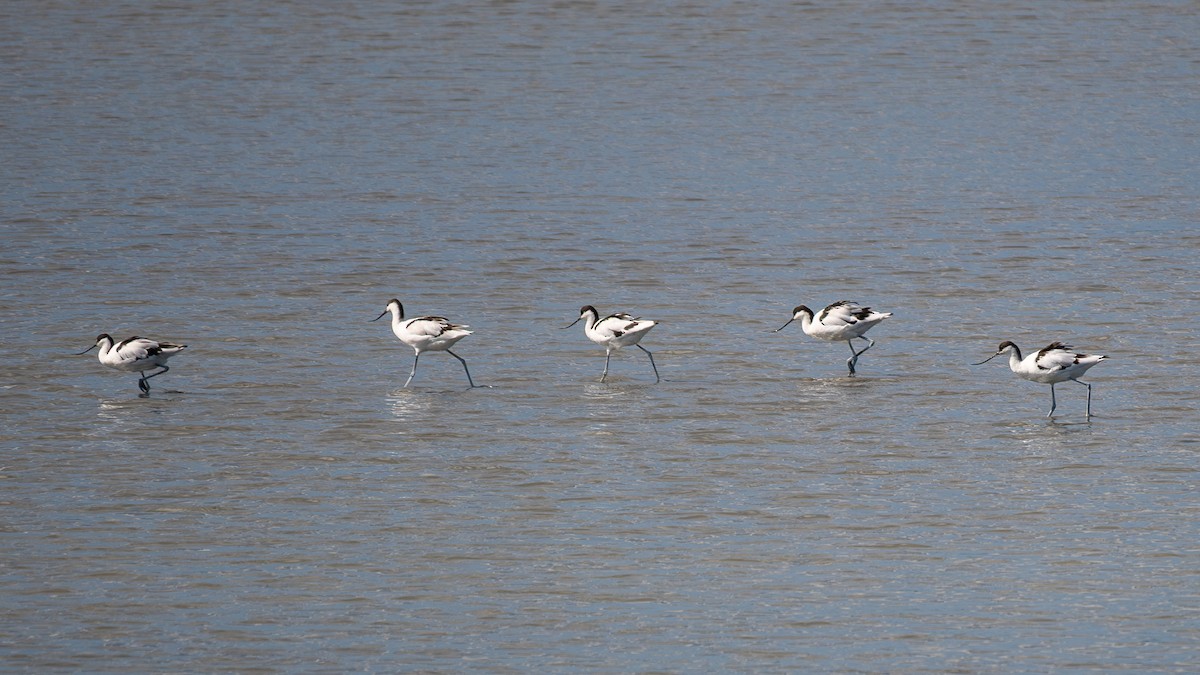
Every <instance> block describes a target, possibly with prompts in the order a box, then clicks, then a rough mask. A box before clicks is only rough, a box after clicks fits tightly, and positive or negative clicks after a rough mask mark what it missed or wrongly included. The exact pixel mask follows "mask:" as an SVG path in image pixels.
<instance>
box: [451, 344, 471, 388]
mask: <svg viewBox="0 0 1200 675" xmlns="http://www.w3.org/2000/svg"><path fill="white" fill-rule="evenodd" d="M446 353H447V354H449V355H450V356H453V357H454V358H456V359H458V360H459V362H460V363H462V364H463V370H465V371H467V382H470V383H471V388H472V389H474V388H475V381H474V380H472V379H471V371H470V370H467V362H466V361H465V360H463V357H461V356H459V355H458V354H455V353H454V352H452V351H450V350H449V349H447V350H446Z"/></svg>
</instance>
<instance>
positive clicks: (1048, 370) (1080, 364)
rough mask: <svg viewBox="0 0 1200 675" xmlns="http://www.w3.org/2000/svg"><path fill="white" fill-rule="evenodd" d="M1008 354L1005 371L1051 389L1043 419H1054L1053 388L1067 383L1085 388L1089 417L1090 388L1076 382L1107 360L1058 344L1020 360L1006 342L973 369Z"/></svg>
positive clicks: (1015, 351) (1056, 405) (1015, 347)
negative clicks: (1047, 407) (1093, 367)
mask: <svg viewBox="0 0 1200 675" xmlns="http://www.w3.org/2000/svg"><path fill="white" fill-rule="evenodd" d="M1001 354H1008V367H1009V369H1010V370H1012V371H1013V372H1014V373H1016V374H1017V375H1018V376H1020V377H1022V378H1025V379H1026V380H1029V381H1031V382H1040V383H1041V384H1048V385H1050V412H1048V413H1046V417H1051V416H1053V415H1054V409H1055V408H1057V407H1058V402H1057V401H1056V400H1055V397H1054V385H1055V384H1057V383H1059V382H1065V381H1067V380H1070V381H1072V382H1075V383H1077V384H1082V385H1083V386H1085V387H1087V390H1088V396H1087V416H1088V417H1091V416H1092V385H1090V384H1088V383H1087V382H1081V381H1079V379H1077V378H1079V377H1081V376H1082V375H1083V374H1084V373H1086V372H1087V371H1088V369H1089V368H1091V367H1092V366H1094V365H1096V364H1097V363H1100V362H1101V361H1103V360H1105V359H1107V358H1108V357H1107V356H1103V355H1094V354H1079V353H1076V352H1075V349H1074V347H1071V346H1070V345H1066V344H1063V343H1061V342H1051V343H1050V344H1048V345H1046V346H1045V347H1042V348H1041V349H1039V350H1038V351H1037V352H1036V353H1034V354H1030V355H1029V356H1027V357H1025V358H1022V357H1021V348H1020V347H1017V345H1016V344H1015V343H1013V342H1011V341H1009V340H1005V341H1004V342H1001V343H1000V347H999V348H998V349H997V350H996V353H995V354H992V355H991V356H989V357H987V358H986V359H984V360H982V361H980V362H979V363H975V364H972V365H976V366H978V365H982V364H984V363H987V362H988V361H991V360H992V359H994V358H996V357H997V356H1000V355H1001Z"/></svg>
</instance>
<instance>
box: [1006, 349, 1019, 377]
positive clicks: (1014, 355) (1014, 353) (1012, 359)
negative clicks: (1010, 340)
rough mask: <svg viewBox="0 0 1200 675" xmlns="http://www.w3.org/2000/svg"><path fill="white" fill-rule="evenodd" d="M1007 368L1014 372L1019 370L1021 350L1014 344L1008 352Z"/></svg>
mask: <svg viewBox="0 0 1200 675" xmlns="http://www.w3.org/2000/svg"><path fill="white" fill-rule="evenodd" d="M1008 369H1009V370H1011V371H1013V372H1014V373H1017V372H1020V370H1021V350H1020V349H1017V348H1016V347H1015V346H1014V347H1013V348H1012V349H1011V350H1009V352H1008Z"/></svg>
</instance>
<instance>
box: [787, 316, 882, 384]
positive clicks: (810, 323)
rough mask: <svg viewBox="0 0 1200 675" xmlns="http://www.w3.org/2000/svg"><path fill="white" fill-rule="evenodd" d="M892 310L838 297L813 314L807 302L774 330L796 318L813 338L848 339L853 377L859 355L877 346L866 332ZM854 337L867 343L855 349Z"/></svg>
mask: <svg viewBox="0 0 1200 675" xmlns="http://www.w3.org/2000/svg"><path fill="white" fill-rule="evenodd" d="M891 315H892V313H891V312H876V311H873V310H872V309H871V308H870V307H860V306H859V305H858V304H857V303H854V302H850V301H848V300H839V301H837V302H835V303H833V304H832V305H830V306H828V307H826V308H825V309H823V310H821V312H820V313H819V314H816V315H815V316H814V315H813V311H812V310H811V309H809V308H808V307H805V306H804V305H800V306H798V307H796V308H795V309H793V310H792V318H790V319H788V322H787V323H785V324H783V325H782V326H780V327H779V328H776V329H775V332H776V333H778V332H779V331H781V330H783V329H784V328H787V327H788V324H790V323H791V322H793V321H799V322H800V329H801V330H803V331H804V332H805V334H807V335H809V336H810V337H814V338H817V339H818V340H828V341H829V342H841V341H842V340H845V341H846V344H848V345H850V353H851V354H852V356H851V357H850V358H848V359H846V367H847V368H849V369H850V376H851V377H853V376H854V373H855V370H854V366H856V365H858V357H860V356H862V354H863V352H865V351H867V350H868V349H870V348H871V347H874V346H875V341H874V340H872V339H871V338H869V337H865V336H864V335H863V333H866V332H867V331H868V330H871V327H872V326H874V325H875V324H877V323H879V322H880V321H883V320H884V319H886V318H888V317H889V316H891ZM855 338H858V339H862V340H866V341H867V346H866V347H863V348H862V349H861V350H857V351H856V350H855V349H854V343H853V342H852V340H854V339H855Z"/></svg>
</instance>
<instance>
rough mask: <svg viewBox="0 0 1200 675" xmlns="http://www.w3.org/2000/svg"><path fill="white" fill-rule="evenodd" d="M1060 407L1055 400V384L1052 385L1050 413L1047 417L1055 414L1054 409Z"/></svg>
mask: <svg viewBox="0 0 1200 675" xmlns="http://www.w3.org/2000/svg"><path fill="white" fill-rule="evenodd" d="M1057 407H1058V401H1056V400H1055V399H1054V383H1053V382H1051V383H1050V412H1048V413H1046V417H1050V416H1052V415H1053V414H1054V409H1055V408H1057Z"/></svg>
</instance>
